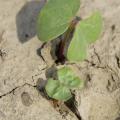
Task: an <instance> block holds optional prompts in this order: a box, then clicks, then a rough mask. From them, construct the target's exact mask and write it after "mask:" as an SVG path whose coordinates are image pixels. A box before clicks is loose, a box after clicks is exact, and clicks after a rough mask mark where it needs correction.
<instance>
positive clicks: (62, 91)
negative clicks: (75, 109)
mask: <svg viewBox="0 0 120 120" xmlns="http://www.w3.org/2000/svg"><path fill="white" fill-rule="evenodd" d="M71 97H72V95H71V92H70V90H69V89H68V88H67V87H65V86H63V85H61V86H60V87H58V88H57V90H56V92H55V94H54V95H53V98H54V99H57V100H63V101H67V100H69V99H70V98H71Z"/></svg>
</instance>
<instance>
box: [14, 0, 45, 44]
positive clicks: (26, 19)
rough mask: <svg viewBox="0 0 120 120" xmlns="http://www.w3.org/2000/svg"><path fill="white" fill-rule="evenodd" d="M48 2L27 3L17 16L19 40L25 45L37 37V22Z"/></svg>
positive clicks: (42, 0) (43, 0)
mask: <svg viewBox="0 0 120 120" xmlns="http://www.w3.org/2000/svg"><path fill="white" fill-rule="evenodd" d="M45 2H46V0H41V1H30V2H27V3H26V4H25V5H24V6H23V7H22V9H21V10H20V11H19V12H18V14H17V16H16V27H17V35H18V39H19V41H20V42H21V43H25V42H27V41H28V40H30V39H31V38H33V37H34V36H35V35H36V20H37V16H38V14H39V13H40V10H41V8H42V7H43V6H44V4H45Z"/></svg>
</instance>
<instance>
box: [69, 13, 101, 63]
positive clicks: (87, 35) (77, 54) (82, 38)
mask: <svg viewBox="0 0 120 120" xmlns="http://www.w3.org/2000/svg"><path fill="white" fill-rule="evenodd" d="M101 30H102V17H101V15H100V13H99V12H95V13H94V14H93V15H92V16H91V17H89V18H88V19H86V20H83V21H80V22H79V23H78V25H77V27H76V30H75V33H74V36H73V38H72V40H71V43H70V45H69V48H68V52H67V58H68V60H70V61H82V60H84V59H85V58H86V56H87V45H88V44H90V43H93V42H95V41H96V40H97V39H98V37H99V36H100V33H101Z"/></svg>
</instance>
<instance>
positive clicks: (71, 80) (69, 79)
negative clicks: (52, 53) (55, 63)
mask: <svg viewBox="0 0 120 120" xmlns="http://www.w3.org/2000/svg"><path fill="white" fill-rule="evenodd" d="M57 74H58V80H59V81H60V83H61V84H63V85H64V86H67V87H68V88H76V87H79V86H80V83H82V82H81V80H80V78H79V77H77V76H76V75H75V73H74V72H73V71H72V69H70V68H69V67H63V68H61V69H59V70H58V72H57Z"/></svg>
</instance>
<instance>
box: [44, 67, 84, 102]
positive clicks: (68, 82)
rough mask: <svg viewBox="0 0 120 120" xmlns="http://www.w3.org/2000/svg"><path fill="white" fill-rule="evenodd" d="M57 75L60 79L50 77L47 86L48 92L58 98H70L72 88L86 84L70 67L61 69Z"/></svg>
mask: <svg viewBox="0 0 120 120" xmlns="http://www.w3.org/2000/svg"><path fill="white" fill-rule="evenodd" d="M57 76H58V80H53V79H52V78H50V79H48V82H47V85H46V87H45V89H46V92H47V94H48V95H49V96H50V97H51V98H54V99H56V100H62V101H66V100H68V99H70V98H71V97H72V95H71V91H70V90H72V89H75V88H83V86H84V81H82V80H80V78H79V77H78V76H76V75H75V73H74V72H73V71H72V69H70V68H69V67H63V68H61V69H59V70H58V71H57Z"/></svg>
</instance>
